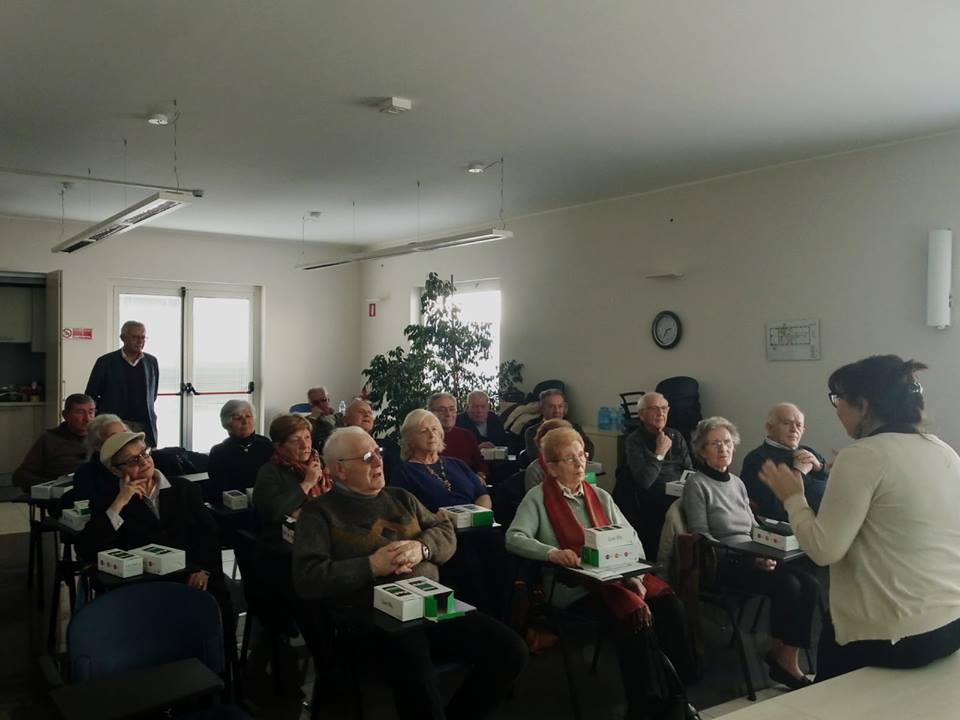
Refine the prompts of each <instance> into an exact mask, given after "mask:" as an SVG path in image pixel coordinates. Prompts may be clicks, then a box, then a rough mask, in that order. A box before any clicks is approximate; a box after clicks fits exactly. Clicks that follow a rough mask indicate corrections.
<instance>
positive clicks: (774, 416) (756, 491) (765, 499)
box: [740, 403, 829, 520]
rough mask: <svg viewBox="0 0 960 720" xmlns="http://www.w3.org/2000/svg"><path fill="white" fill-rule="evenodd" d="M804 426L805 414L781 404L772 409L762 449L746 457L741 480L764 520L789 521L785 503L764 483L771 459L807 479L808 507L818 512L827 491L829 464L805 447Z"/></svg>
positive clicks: (804, 486) (804, 482) (804, 487)
mask: <svg viewBox="0 0 960 720" xmlns="http://www.w3.org/2000/svg"><path fill="white" fill-rule="evenodd" d="M804 430H806V426H805V425H804V417H803V413H802V412H800V408H798V407H797V406H796V405H793V404H791V403H779V404H777V405H774V406H773V407H772V408H770V412H769V414H768V415H767V437H766V438H765V439H764V441H763V443H762V444H761V445H760V447H758V448H754V449H753V450H751V451H750V452H748V453H747V456H746V457H745V458H743V468H741V470H740V479H741V480H743V484H744V485H746V486H747V494H748V495H749V496H750V500H751V501H752V502H754V503H756V505H757V514H758V515H762V516H763V517H768V518H776V519H777V520H786V519H787V511H786V510H784V509H783V503H781V502H780V501H779V500H777V496H776V495H774V494H773V491H772V490H771V489H770V488H769V487H767V485H766V484H765V483H763V482H761V481H760V477H759V472H760V467H761V466H762V465H763V463H764V462H766V461H767V460H773V462H774V463H776V464H777V465H786V466H787V467H791V468H793V469H794V470H797V471H798V472H799V473H800V474H801V475H802V476H803V493H804V495H805V496H806V498H807V504H808V505H810V508H811V509H812V510H813V511H814V512H817V511H818V510H819V509H820V501H821V500H822V499H823V493H825V492H826V490H827V475H828V472H829V471H828V470H827V461H826V458H824V457H823V455H821V454H820V453H818V452H817V451H816V450H814V449H813V448H812V447H809V446H807V445H801V444H800V440H801V438H803V432H804Z"/></svg>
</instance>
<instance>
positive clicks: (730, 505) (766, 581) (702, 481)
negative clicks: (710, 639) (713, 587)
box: [682, 417, 820, 690]
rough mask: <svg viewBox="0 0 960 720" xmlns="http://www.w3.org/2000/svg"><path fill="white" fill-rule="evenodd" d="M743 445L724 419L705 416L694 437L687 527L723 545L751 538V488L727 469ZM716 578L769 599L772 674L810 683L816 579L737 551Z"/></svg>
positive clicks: (790, 682)
mask: <svg viewBox="0 0 960 720" xmlns="http://www.w3.org/2000/svg"><path fill="white" fill-rule="evenodd" d="M739 444H740V433H738V432H737V428H736V426H735V425H734V424H733V423H732V422H730V421H729V420H727V419H726V418H722V417H710V418H706V419H705V420H701V421H700V422H699V423H698V424H697V427H696V429H695V430H694V431H693V437H692V438H691V445H692V447H693V452H694V455H695V456H696V457H697V458H698V460H699V461H700V463H699V469H698V472H696V473H694V474H693V475H691V476H689V477H688V478H687V482H686V485H685V486H684V488H683V498H682V502H683V511H684V515H685V518H686V524H687V530H688V531H689V532H691V533H698V534H700V535H703V536H705V537H707V538H708V539H710V540H714V541H717V542H719V543H721V544H723V543H735V542H742V541H750V540H752V534H751V533H752V529H753V526H754V525H755V522H754V518H753V511H752V510H751V509H750V498H749V497H748V496H747V488H746V486H745V485H744V484H743V481H742V480H741V479H740V478H739V477H737V476H736V475H734V474H733V473H731V472H729V467H730V464H731V463H732V462H733V454H734V451H735V450H736V447H737V445H739ZM717 577H718V580H719V582H721V583H722V584H723V585H724V586H726V587H730V588H732V589H735V590H743V591H746V592H753V593H759V594H761V595H766V596H767V597H769V598H770V606H771V607H770V634H771V636H772V645H771V648H770V651H769V653H768V654H767V656H766V657H765V658H764V659H765V661H766V663H767V665H768V667H769V670H770V677H771V678H772V679H773V680H774V681H776V682H778V683H781V684H783V685H786V686H787V687H788V688H790V689H793V690H795V689H797V688H802V687H805V686H806V685H809V684H810V681H809V680H807V677H806V676H805V675H804V674H803V671H802V670H801V669H800V664H799V655H800V648H806V647H809V646H810V626H811V624H812V622H813V610H814V607H815V605H816V602H817V598H818V596H819V592H820V587H819V584H818V583H817V580H816V578H815V577H813V576H812V575H810V574H809V573H807V572H805V571H804V570H802V569H801V568H800V567H799V566H798V565H796V564H795V563H778V562H777V561H775V560H769V559H765V558H756V557H752V556H747V555H743V554H737V553H734V552H722V553H721V556H720V567H719V568H718V570H717Z"/></svg>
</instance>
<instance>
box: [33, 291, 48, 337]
mask: <svg viewBox="0 0 960 720" xmlns="http://www.w3.org/2000/svg"><path fill="white" fill-rule="evenodd" d="M30 304H31V307H30V352H35V353H41V352H44V351H46V349H47V343H46V337H45V336H44V334H43V328H44V325H45V324H46V304H47V303H46V290H45V289H44V288H33V289H32V291H31V294H30Z"/></svg>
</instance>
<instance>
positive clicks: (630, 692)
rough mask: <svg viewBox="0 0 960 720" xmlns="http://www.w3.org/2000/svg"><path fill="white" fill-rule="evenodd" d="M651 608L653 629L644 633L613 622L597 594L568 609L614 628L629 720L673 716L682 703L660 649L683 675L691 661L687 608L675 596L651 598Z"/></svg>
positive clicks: (677, 688) (592, 594) (649, 603)
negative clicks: (592, 617) (685, 667)
mask: <svg viewBox="0 0 960 720" xmlns="http://www.w3.org/2000/svg"><path fill="white" fill-rule="evenodd" d="M647 604H648V605H649V607H650V612H651V613H652V614H653V628H643V629H640V630H638V629H636V628H634V627H632V626H630V625H629V624H627V623H619V622H616V621H615V620H613V618H612V617H610V611H609V609H608V608H607V606H606V604H605V603H604V601H603V599H602V598H601V597H600V596H599V595H598V594H597V593H591V594H590V595H587V596H586V597H585V598H582V599H581V600H578V601H577V602H575V603H574V604H573V605H571V606H570V608H569V610H572V611H574V612H577V613H583V614H586V615H591V616H594V617H599V618H604V619H605V620H607V621H609V622H611V623H613V625H612V628H613V641H614V644H615V646H616V649H617V662H618V664H619V666H620V678H621V681H622V683H623V691H624V694H625V695H626V698H627V713H626V716H625V717H626V718H627V720H630V719H632V718H638V717H646V716H650V717H657V718H659V717H672V716H673V715H674V714H676V713H677V712H678V711H680V710H681V709H682V704H683V702H682V701H683V693H682V689H681V688H680V687H679V684H678V682H677V680H676V679H675V678H674V677H672V676H671V675H670V674H669V673H668V671H667V669H666V666H665V664H664V662H663V659H662V658H661V656H660V652H661V650H662V651H663V652H664V653H665V654H666V655H667V657H668V658H670V661H671V662H672V663H673V664H674V666H675V667H676V668H677V672H678V673H681V674H682V672H683V671H682V670H681V669H680V667H681V666H685V665H686V664H688V662H689V660H688V658H689V655H690V653H689V646H688V645H687V634H686V621H685V620H684V614H683V607H682V605H681V604H680V601H679V599H678V598H677V596H676V595H673V594H667V595H661V596H660V597H658V598H651V599H650V600H648V602H647ZM681 717H682V715H681Z"/></svg>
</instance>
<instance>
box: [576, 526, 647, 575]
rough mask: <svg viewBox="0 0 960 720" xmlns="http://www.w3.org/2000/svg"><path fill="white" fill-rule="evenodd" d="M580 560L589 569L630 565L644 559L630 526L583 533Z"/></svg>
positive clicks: (607, 527) (599, 528)
mask: <svg viewBox="0 0 960 720" xmlns="http://www.w3.org/2000/svg"><path fill="white" fill-rule="evenodd" d="M583 536H584V542H583V549H582V550H581V551H580V559H581V560H582V561H583V564H584V565H585V566H587V567H593V568H610V567H615V566H618V565H630V564H635V563H637V562H639V561H640V560H641V559H642V558H643V549H642V546H641V545H640V542H639V540H637V537H636V533H634V531H633V528H631V527H630V526H626V527H624V526H622V525H603V526H601V527H595V528H587V529H585V530H584V531H583Z"/></svg>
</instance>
